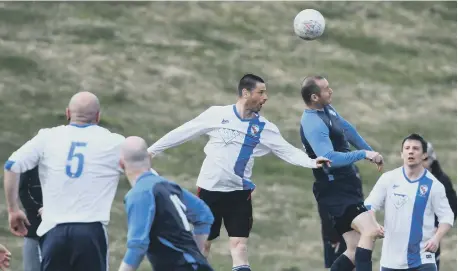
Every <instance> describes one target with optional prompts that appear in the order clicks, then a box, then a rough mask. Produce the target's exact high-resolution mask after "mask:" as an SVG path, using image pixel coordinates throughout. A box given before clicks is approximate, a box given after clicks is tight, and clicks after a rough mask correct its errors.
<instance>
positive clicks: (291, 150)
mask: <svg viewBox="0 0 458 271" xmlns="http://www.w3.org/2000/svg"><path fill="white" fill-rule="evenodd" d="M262 144H263V145H265V146H267V147H268V148H269V149H270V150H271V151H272V152H273V153H274V154H275V155H276V156H278V157H279V158H281V159H283V160H284V161H286V162H288V163H290V164H292V165H296V166H302V167H306V168H317V167H322V165H323V163H326V162H327V161H328V160H327V159H322V158H321V157H320V158H317V159H311V158H310V157H309V156H308V155H307V154H306V153H305V152H304V151H303V150H301V149H298V148H296V147H294V146H293V145H291V144H290V143H289V142H288V141H286V140H285V139H284V138H283V136H282V135H281V133H280V131H279V130H278V128H277V127H276V126H274V127H273V129H269V130H265V131H264V134H263V138H262Z"/></svg>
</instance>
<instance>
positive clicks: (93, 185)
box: [5, 124, 124, 236]
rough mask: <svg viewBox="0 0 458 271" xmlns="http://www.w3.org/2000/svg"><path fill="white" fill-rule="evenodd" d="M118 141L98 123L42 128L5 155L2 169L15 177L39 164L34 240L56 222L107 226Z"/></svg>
mask: <svg viewBox="0 0 458 271" xmlns="http://www.w3.org/2000/svg"><path fill="white" fill-rule="evenodd" d="M123 141H124V137H123V136H121V135H119V134H116V133H112V132H110V131H109V130H107V129H105V128H102V127H100V126H98V125H92V124H87V125H76V124H70V125H61V126H57V127H54V128H49V129H41V130H40V131H39V132H38V134H37V135H36V136H35V137H33V138H32V139H31V140H29V141H28V142H27V143H25V144H24V145H23V146H22V147H21V148H19V149H18V150H17V151H15V152H14V153H13V154H12V155H11V156H10V158H9V159H8V161H7V162H6V164H5V168H6V169H8V170H11V171H13V172H15V173H23V172H25V171H27V170H29V169H32V168H34V167H35V166H37V165H38V171H39V177H40V182H41V187H42V193H43V215H42V222H41V224H40V226H39V227H38V230H37V234H38V235H39V236H42V235H44V234H45V233H46V232H47V231H49V230H50V229H52V228H53V227H54V226H56V225H57V224H61V223H71V222H75V223H77V222H81V223H87V222H102V223H104V224H108V222H109V220H110V210H111V204H112V203H113V199H114V196H115V194H116V188H117V186H118V182H119V177H120V175H121V173H122V169H121V168H120V167H119V158H120V147H121V143H122V142H123Z"/></svg>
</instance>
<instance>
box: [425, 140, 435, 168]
mask: <svg viewBox="0 0 458 271" xmlns="http://www.w3.org/2000/svg"><path fill="white" fill-rule="evenodd" d="M426 154H427V155H426V158H425V159H423V167H424V168H427V169H428V170H431V166H432V164H433V162H434V161H436V160H437V156H436V152H435V151H434V148H433V144H431V142H428V147H427V150H426Z"/></svg>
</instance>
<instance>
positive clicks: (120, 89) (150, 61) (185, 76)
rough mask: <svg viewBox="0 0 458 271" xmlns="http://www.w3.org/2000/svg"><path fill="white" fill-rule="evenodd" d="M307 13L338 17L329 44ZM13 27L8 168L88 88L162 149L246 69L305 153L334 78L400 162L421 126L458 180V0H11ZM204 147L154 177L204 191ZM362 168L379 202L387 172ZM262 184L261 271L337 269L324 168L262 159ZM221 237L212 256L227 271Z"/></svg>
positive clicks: (1, 59) (117, 250)
mask: <svg viewBox="0 0 458 271" xmlns="http://www.w3.org/2000/svg"><path fill="white" fill-rule="evenodd" d="M304 8H315V9H318V10H320V11H322V12H323V14H324V16H325V17H326V19H327V28H326V31H325V34H324V36H323V37H322V38H321V39H320V40H318V41H314V42H304V41H301V40H299V39H298V38H296V37H294V36H293V32H292V29H291V27H292V20H293V18H294V16H295V14H296V13H297V12H299V11H300V10H301V9H304ZM0 22H1V25H0V77H1V78H2V80H1V81H0V113H1V114H2V116H4V117H3V118H0V125H1V126H2V128H3V129H2V130H1V131H0V150H1V152H0V156H1V158H2V159H3V160H5V159H6V158H7V156H8V155H9V154H10V153H11V152H12V151H13V150H14V149H16V148H17V147H19V146H20V145H22V144H23V143H24V142H25V141H26V140H27V139H28V138H30V137H31V136H33V135H34V134H35V133H36V131H37V130H38V129H39V128H42V127H49V126H54V125H57V124H61V123H64V122H65V118H64V114H63V112H64V111H63V108H64V107H65V105H66V103H67V101H68V99H69V97H70V96H71V95H72V94H73V93H74V92H75V91H77V90H83V89H84V90H90V91H93V92H95V93H96V94H97V95H99V97H100V98H101V102H102V106H103V125H105V126H107V127H109V128H111V129H113V130H114V131H117V132H120V133H122V134H124V135H126V136H127V135H140V136H143V137H145V138H147V139H148V141H149V142H153V141H154V140H156V139H158V138H159V137H160V136H162V135H163V134H164V133H165V132H167V131H168V130H170V129H172V128H174V127H175V126H177V125H179V124H181V123H183V122H185V121H186V120H188V119H190V118H191V117H193V116H195V115H197V114H198V113H200V112H201V111H202V110H203V109H205V108H206V107H208V106H209V105H213V104H227V103H231V102H233V101H234V100H235V86H236V83H237V80H238V79H239V78H240V77H241V75H242V74H243V73H245V72H252V73H257V74H260V75H261V76H263V77H264V78H265V79H267V81H268V90H269V95H270V100H269V102H268V104H267V106H266V108H265V112H264V114H265V116H266V117H268V118H269V119H270V120H272V121H274V122H275V123H277V124H278V126H279V127H280V129H281V130H282V131H283V133H284V136H285V137H287V138H288V139H289V140H290V141H291V142H292V143H294V144H295V145H297V146H300V141H299V135H298V121H299V118H300V114H301V111H302V102H301V101H300V98H299V94H298V85H299V83H300V81H301V79H302V78H303V77H304V76H305V75H308V74H312V73H324V74H326V75H328V77H329V80H330V82H331V84H332V87H333V88H334V90H335V92H334V105H335V107H336V108H337V109H338V110H339V112H340V113H341V115H343V116H344V117H345V118H347V119H349V120H350V121H351V122H352V123H353V124H355V125H356V127H357V128H358V129H359V131H360V133H361V134H362V135H363V136H364V137H365V138H366V139H367V140H368V141H369V143H370V144H371V145H372V146H373V147H374V148H375V149H377V150H379V151H381V152H383V153H384V154H385V156H386V158H387V162H388V165H387V169H391V168H393V167H395V166H397V165H398V164H399V162H400V161H399V159H398V149H399V142H400V140H401V138H402V137H403V136H405V135H407V134H408V133H410V132H420V133H421V134H423V135H425V136H426V137H427V138H428V139H431V140H433V142H434V144H435V146H436V148H437V152H438V154H439V158H440V159H441V161H442V163H443V166H444V167H445V170H446V171H447V172H448V173H449V174H450V175H451V177H452V178H453V179H454V180H455V179H456V162H457V161H456V141H455V139H456V57H457V53H456V2H400V3H396V2H383V3H379V2H351V3H344V2H304V3H300V2H281V3H280V2H278V3H275V2H270V3H269V2H238V3H231V2H220V3H217V2H199V3H196V2H193V3H191V2H190V3H186V2H181V3H177V2H141V3H124V2H117V3H95V2H94V3H90V2H81V3H42V2H41V3H40V2H30V3H0ZM204 142H205V140H204V139H203V138H201V139H199V140H196V141H194V142H193V143H188V144H185V145H183V146H180V147H178V148H176V149H172V150H169V151H167V152H166V155H165V156H163V157H161V158H158V159H157V160H156V161H155V163H156V164H155V168H156V169H157V170H158V171H159V172H162V173H163V174H164V175H166V176H169V177H171V178H173V179H174V180H176V181H178V182H179V183H181V184H183V185H184V186H185V187H188V188H192V189H194V180H195V179H196V176H197V174H198V171H199V170H198V169H199V167H200V163H201V161H202V158H203V152H202V149H201V148H202V146H203V144H204ZM190 158H192V159H190ZM360 165H361V169H362V174H363V177H364V180H365V182H366V188H365V190H366V193H368V192H369V189H370V188H371V186H372V185H373V183H374V182H375V181H376V179H377V177H378V175H379V174H378V173H377V172H376V170H375V168H374V167H372V166H370V165H368V164H366V163H364V162H361V163H360ZM254 180H255V181H256V182H257V184H258V191H257V193H256V194H255V196H254V200H255V203H254V204H255V224H254V230H253V235H252V238H251V243H250V247H251V250H250V255H251V256H250V257H251V263H252V266H253V268H254V270H272V271H299V270H301V271H307V270H322V256H321V255H322V252H321V241H320V237H319V221H318V220H317V214H316V211H315V209H316V206H315V202H314V199H313V195H312V193H311V174H310V171H309V170H305V169H301V168H296V167H294V166H291V165H288V164H286V163H284V162H283V161H281V160H279V159H277V158H275V157H272V156H269V157H265V158H262V159H259V160H258V161H257V165H256V166H255V172H254ZM126 191H127V185H126V184H125V183H124V182H123V183H122V184H121V186H120V189H119V192H118V194H117V198H116V201H115V204H114V207H113V211H112V223H111V226H110V228H109V231H110V238H111V244H110V245H111V251H110V253H111V257H110V263H111V265H112V268H111V269H112V270H114V269H116V268H117V265H118V264H119V263H120V260H121V258H122V255H123V253H124V248H125V230H126V226H125V217H124V211H123V206H122V197H123V195H124V193H125V192H126ZM2 193H3V192H2ZM0 204H1V207H0V217H1V220H2V221H4V223H2V224H1V225H0V243H6V244H8V246H9V247H10V248H11V249H12V251H13V254H14V257H15V258H14V259H15V260H14V262H13V267H12V270H21V266H20V261H21V252H20V247H21V242H22V241H21V239H18V238H14V237H12V236H11V235H10V234H9V233H8V230H7V222H6V221H7V219H6V218H7V214H6V210H5V205H4V201H1V203H0ZM223 232H224V231H223ZM221 239H222V240H221V241H220V242H218V243H217V244H216V246H215V247H214V248H215V249H214V251H213V255H212V258H211V261H212V263H213V264H214V266H215V270H228V269H229V268H230V257H229V253H228V250H227V244H226V242H224V241H225V240H226V237H225V235H224V234H223V237H222V238H221ZM444 247H445V249H444V251H443V256H442V264H443V269H442V270H445V271H451V270H456V230H455V229H454V230H453V233H451V234H449V235H448V236H447V240H446V241H445V242H444ZM379 253H380V250H379V248H378V249H377V251H376V252H375V253H374V254H375V255H376V260H375V265H374V270H376V268H377V267H378V257H379ZM141 270H149V267H148V265H147V264H146V263H144V264H143V265H142V267H141Z"/></svg>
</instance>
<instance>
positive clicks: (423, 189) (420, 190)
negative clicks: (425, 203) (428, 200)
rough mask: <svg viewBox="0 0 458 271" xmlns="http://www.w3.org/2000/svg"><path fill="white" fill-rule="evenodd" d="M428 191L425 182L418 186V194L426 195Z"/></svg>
mask: <svg viewBox="0 0 458 271" xmlns="http://www.w3.org/2000/svg"><path fill="white" fill-rule="evenodd" d="M426 193H428V186H427V185H425V184H422V185H420V187H419V188H418V194H419V195H420V196H422V197H424V196H425V195H426Z"/></svg>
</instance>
